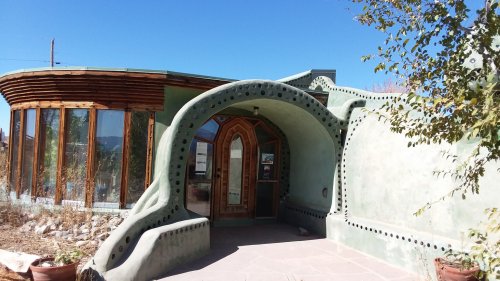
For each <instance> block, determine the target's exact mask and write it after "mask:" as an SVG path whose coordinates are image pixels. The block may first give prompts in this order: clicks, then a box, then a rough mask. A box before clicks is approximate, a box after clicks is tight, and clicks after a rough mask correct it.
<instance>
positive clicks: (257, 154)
mask: <svg viewBox="0 0 500 281" xmlns="http://www.w3.org/2000/svg"><path fill="white" fill-rule="evenodd" d="M283 146H287V144H286V142H285V141H284V136H282V134H280V133H279V132H278V130H277V129H276V128H275V127H274V126H272V125H271V124H270V123H269V122H268V121H267V120H265V119H263V118H259V117H255V116H252V117H248V116H229V115H216V116H213V117H212V118H210V119H209V120H208V121H207V122H205V124H204V125H203V126H201V127H200V128H199V129H198V130H197V131H196V134H195V137H194V138H193V140H192V142H191V145H190V153H189V157H188V165H187V171H186V181H185V182H186V187H185V188H186V193H185V206H186V208H187V209H188V210H191V211H193V212H195V213H198V214H200V215H203V216H205V217H208V218H210V219H211V220H212V221H221V220H231V219H240V220H241V219H247V221H248V219H255V218H276V217H277V211H278V199H279V192H280V178H281V177H280V172H281V169H280V163H281V162H280V158H281V155H280V154H281V148H282V147H283Z"/></svg>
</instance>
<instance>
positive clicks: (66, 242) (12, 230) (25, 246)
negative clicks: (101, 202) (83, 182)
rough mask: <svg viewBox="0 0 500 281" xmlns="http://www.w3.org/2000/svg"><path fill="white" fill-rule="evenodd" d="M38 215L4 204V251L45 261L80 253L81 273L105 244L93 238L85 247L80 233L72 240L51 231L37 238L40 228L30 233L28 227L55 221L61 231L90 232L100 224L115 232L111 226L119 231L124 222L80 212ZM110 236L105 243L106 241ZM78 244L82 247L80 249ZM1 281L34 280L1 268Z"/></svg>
mask: <svg viewBox="0 0 500 281" xmlns="http://www.w3.org/2000/svg"><path fill="white" fill-rule="evenodd" d="M34 213H36V212H34V211H33V209H22V208H19V207H16V206H13V205H12V204H2V203H1V202H0V249H2V250H6V251H10V252H17V253H26V254H34V255H39V256H41V257H48V256H54V255H55V254H56V252H57V251H58V250H62V251H70V250H74V249H79V250H80V251H81V252H82V254H83V257H82V259H81V260H80V265H79V269H80V268H81V267H82V266H83V265H85V263H86V262H87V261H88V260H89V259H90V258H91V257H92V256H93V255H94V253H95V252H96V250H97V248H98V246H99V245H100V243H102V241H99V239H98V238H97V236H92V237H91V236H90V235H89V237H88V241H86V243H82V242H81V241H78V239H75V238H73V237H74V236H77V234H80V233H79V232H77V233H76V234H74V235H73V237H68V235H66V237H64V236H63V237H56V236H55V235H53V234H51V233H50V232H48V231H47V232H45V233H40V234H37V233H36V231H35V228H36V227H32V228H31V229H30V230H26V225H27V224H29V223H30V222H31V223H32V224H33V222H35V223H38V225H43V224H44V222H46V221H48V220H49V218H52V219H54V220H55V219H56V218H59V219H60V220H61V221H62V222H61V223H60V224H59V225H60V228H61V229H69V228H86V227H88V228H90V227H91V226H90V225H91V224H92V222H94V224H97V223H95V221H97V222H98V223H99V224H100V225H101V226H100V227H101V228H103V229H104V228H105V229H108V230H109V231H111V228H109V227H108V223H113V228H115V227H116V225H117V224H119V222H121V220H122V218H120V215H109V214H103V215H95V214H94V215H93V214H92V213H90V212H88V211H84V212H79V211H74V210H71V209H68V210H63V211H61V210H59V211H56V212H50V211H47V210H44V211H43V212H38V213H37V214H36V215H34ZM96 227H97V226H96ZM106 234H107V233H106ZM80 235H81V234H80ZM96 235H97V234H96ZM107 235H109V234H107ZM107 235H106V236H104V237H103V238H101V239H104V238H105V237H107ZM69 236H71V235H69ZM93 241H94V242H93ZM78 242H80V243H79V244H78V245H77V243H78ZM98 242H99V243H98ZM82 244H83V245H82ZM0 280H30V279H29V275H20V274H17V273H15V272H12V271H10V270H9V269H7V268H6V267H5V266H3V265H2V264H0Z"/></svg>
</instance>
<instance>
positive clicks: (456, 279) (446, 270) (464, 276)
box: [434, 258, 480, 281]
mask: <svg viewBox="0 0 500 281" xmlns="http://www.w3.org/2000/svg"><path fill="white" fill-rule="evenodd" d="M434 265H435V266H436V275H437V278H438V280H439V281H477V280H479V279H478V278H477V277H476V276H477V274H478V273H479V270H480V269H479V266H474V267H473V268H470V269H460V268H458V267H456V266H453V265H450V264H448V263H446V262H443V260H442V259H441V258H436V259H434Z"/></svg>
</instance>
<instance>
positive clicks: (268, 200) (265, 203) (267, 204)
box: [255, 182, 275, 217]
mask: <svg viewBox="0 0 500 281" xmlns="http://www.w3.org/2000/svg"><path fill="white" fill-rule="evenodd" d="M274 186H275V183H270V182H259V183H258V184H257V195H256V197H257V199H256V209H255V216H256V217H272V216H274V208H273V202H274Z"/></svg>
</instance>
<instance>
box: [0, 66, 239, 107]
mask: <svg viewBox="0 0 500 281" xmlns="http://www.w3.org/2000/svg"><path fill="white" fill-rule="evenodd" d="M228 82H230V80H222V79H216V78H209V77H203V76H195V75H186V74H181V73H169V72H141V71H130V70H123V71H117V70H95V69H74V70H72V69H43V70H34V71H22V72H18V73H12V74H7V75H5V76H2V77H0V92H1V93H2V95H3V96H4V97H5V99H6V100H7V102H8V103H9V105H11V106H12V107H34V106H45V105H47V106H50V105H51V104H58V103H59V104H61V103H66V104H81V106H101V107H107V108H124V109H128V108H132V109H133V108H141V109H146V110H152V111H161V110H163V102H164V87H165V86H179V87H187V88H196V89H202V90H209V89H212V88H214V87H217V86H219V85H222V84H225V83H228Z"/></svg>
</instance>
